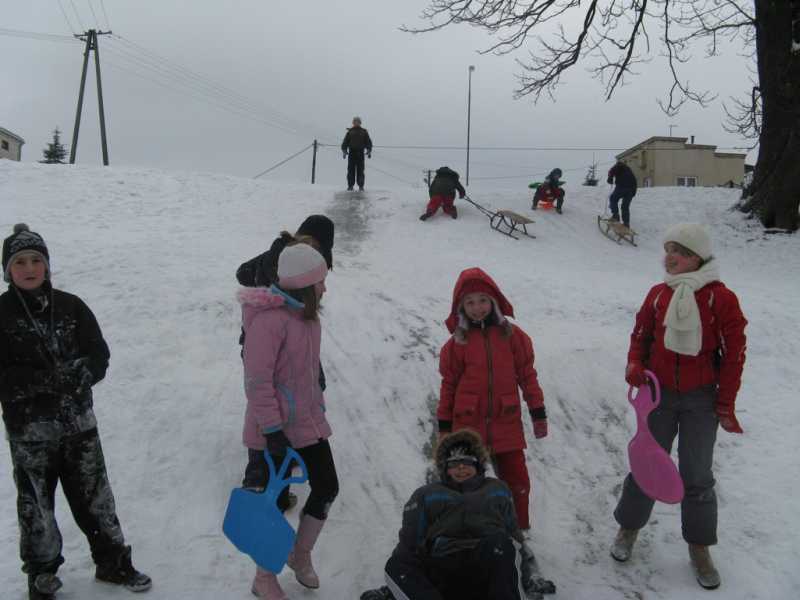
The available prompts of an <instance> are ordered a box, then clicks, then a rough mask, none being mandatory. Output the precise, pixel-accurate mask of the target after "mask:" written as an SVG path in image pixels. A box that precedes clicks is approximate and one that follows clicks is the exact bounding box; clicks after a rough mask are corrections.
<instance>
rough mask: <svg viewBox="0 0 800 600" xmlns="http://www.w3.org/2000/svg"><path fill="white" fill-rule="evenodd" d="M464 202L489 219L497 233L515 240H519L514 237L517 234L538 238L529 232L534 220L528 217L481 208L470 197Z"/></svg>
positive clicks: (507, 211) (465, 198)
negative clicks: (529, 226)
mask: <svg viewBox="0 0 800 600" xmlns="http://www.w3.org/2000/svg"><path fill="white" fill-rule="evenodd" d="M464 200H466V201H467V202H469V203H470V204H472V205H473V206H474V207H475V208H477V209H478V210H479V211H481V212H482V213H483V214H484V216H486V217H488V219H489V226H490V227H491V228H492V229H494V230H495V231H499V232H500V233H502V234H505V235H507V236H508V237H510V238H513V239H515V240H518V239H519V238H518V237H517V236H516V235H514V234H515V233H516V234H520V235H525V236H528V237H529V238H535V237H536V236H535V235H533V234H532V233H530V232H529V231H528V225H530V224H532V223H533V222H534V221H533V219H529V218H528V217H526V216H524V215H521V214H519V213H516V212H514V211H513V210H505V209H502V210H489V209H488V208H486V207H485V206H481V205H480V204H478V203H477V202H475V201H474V200H473V199H472V198H470V197H469V196H464Z"/></svg>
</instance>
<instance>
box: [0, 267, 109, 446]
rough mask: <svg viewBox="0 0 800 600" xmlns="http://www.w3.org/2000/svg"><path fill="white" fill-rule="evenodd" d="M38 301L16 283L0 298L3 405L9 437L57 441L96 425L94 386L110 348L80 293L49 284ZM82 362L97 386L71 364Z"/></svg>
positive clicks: (102, 373)
mask: <svg viewBox="0 0 800 600" xmlns="http://www.w3.org/2000/svg"><path fill="white" fill-rule="evenodd" d="M44 291H45V293H44V294H43V295H42V296H40V297H36V296H34V295H32V294H29V293H27V292H23V291H19V290H17V289H16V288H14V286H13V285H11V286H9V289H8V291H6V292H5V293H4V294H2V295H0V405H2V409H3V421H4V422H5V426H6V431H7V433H8V437H9V438H10V439H14V440H30V441H34V440H57V439H60V438H61V437H62V436H65V435H74V434H76V433H80V432H82V431H87V430H89V429H92V428H93V427H96V426H97V422H96V420H95V417H94V412H93V411H92V390H91V386H92V385H94V384H95V383H97V382H98V381H100V380H101V379H103V377H105V374H106V369H107V368H108V361H109V357H110V354H109V350H108V345H107V344H106V342H105V340H104V339H103V335H102V333H101V331H100V326H99V325H98V324H97V320H96V319H95V317H94V314H92V311H91V310H90V309H89V307H88V306H86V304H85V303H84V302H83V301H82V300H81V299H80V298H78V297H77V296H74V295H72V294H68V293H66V292H62V291H60V290H54V289H52V287H51V286H50V283H49V282H45V284H44ZM80 358H84V359H86V360H85V365H86V367H87V369H88V370H89V372H90V373H91V381H88V382H87V381H84V382H81V381H80V376H79V372H78V373H75V372H72V371H71V370H70V369H69V368H68V365H69V364H70V363H72V362H73V361H75V360H76V359H80Z"/></svg>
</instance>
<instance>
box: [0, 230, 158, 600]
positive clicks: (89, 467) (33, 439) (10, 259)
mask: <svg viewBox="0 0 800 600" xmlns="http://www.w3.org/2000/svg"><path fill="white" fill-rule="evenodd" d="M2 260H3V262H2V264H3V276H4V279H5V281H7V282H9V286H8V291H7V292H5V293H4V294H2V295H0V405H2V409H3V421H4V422H5V427H6V435H7V437H8V441H9V445H10V447H11V461H12V464H13V468H14V481H15V483H16V485H17V511H18V519H19V528H20V556H21V558H22V563H23V566H22V570H23V571H25V572H26V573H27V574H28V594H29V598H30V600H52V599H53V598H55V593H56V591H57V590H58V589H59V588H60V587H61V581H60V579H59V578H58V577H57V575H56V573H57V571H58V567H59V566H60V565H61V564H62V563H63V562H64V558H63V557H62V555H61V551H62V540H61V534H60V532H59V530H58V524H57V523H56V520H55V511H54V505H55V491H56V486H57V484H58V483H59V482H60V483H61V489H62V490H63V492H64V495H65V496H66V497H67V501H68V503H69V506H70V510H71V511H72V515H73V517H74V518H75V521H76V523H77V524H78V527H80V529H81V531H83V533H84V535H86V538H87V540H88V541H89V546H90V548H91V552H92V559H93V560H94V562H95V564H96V565H97V569H96V571H95V577H96V579H97V580H99V581H104V582H107V583H113V584H117V585H121V586H124V587H126V588H128V589H130V590H131V591H137V592H138V591H144V590H147V589H149V588H150V585H151V581H150V578H149V577H148V576H147V575H144V574H143V573H140V572H139V571H137V570H136V569H135V568H134V567H133V564H132V563H131V547H130V546H126V545H125V539H124V537H123V535H122V528H121V527H120V524H119V519H118V518H117V514H116V509H115V506H114V496H113V494H112V492H111V486H110V484H109V481H108V476H107V474H106V466H105V459H104V457H103V451H102V448H101V446H100V437H99V435H98V432H97V420H96V419H95V415H94V412H93V410H92V386H94V385H95V384H96V383H98V382H99V381H101V380H102V379H103V377H105V374H106V369H107V368H108V360H109V356H110V355H109V351H108V346H107V345H106V342H105V340H103V335H102V333H101V332H100V327H99V326H98V324H97V320H96V319H95V317H94V314H92V311H91V310H89V307H88V306H86V304H84V303H83V301H82V300H81V299H80V298H78V297H77V296H73V295H72V294H68V293H66V292H63V291H61V290H57V289H54V288H53V286H52V285H51V283H50V254H49V252H48V249H47V246H46V245H45V242H44V240H43V239H42V237H41V236H40V235H39V234H38V233H35V232H33V231H30V229H29V228H28V226H27V225H25V224H19V225H16V226H15V227H14V232H13V233H12V234H11V235H10V236H9V237H7V238H6V239H5V241H4V242H3V257H2Z"/></svg>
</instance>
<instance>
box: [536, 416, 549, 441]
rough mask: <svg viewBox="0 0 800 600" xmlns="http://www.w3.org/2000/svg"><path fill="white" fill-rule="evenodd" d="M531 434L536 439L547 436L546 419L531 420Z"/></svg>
mask: <svg viewBox="0 0 800 600" xmlns="http://www.w3.org/2000/svg"><path fill="white" fill-rule="evenodd" d="M533 435H535V436H536V439H537V440H538V439H541V438H543V437H547V419H536V420H534V422H533Z"/></svg>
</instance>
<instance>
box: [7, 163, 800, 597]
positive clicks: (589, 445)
mask: <svg viewBox="0 0 800 600" xmlns="http://www.w3.org/2000/svg"><path fill="white" fill-rule="evenodd" d="M0 190H2V198H3V202H2V209H1V212H0V234H1V235H0V237H5V236H6V235H8V233H10V230H11V225H12V224H13V223H15V222H18V221H25V222H28V223H29V224H30V225H31V227H32V229H34V230H35V231H39V232H40V233H42V234H43V235H44V237H45V239H46V240H47V243H48V246H49V248H50V253H51V256H52V267H53V271H54V281H55V284H56V286H57V287H61V288H63V289H66V290H68V291H71V292H74V293H77V294H78V295H80V296H81V297H82V298H84V299H85V300H86V301H87V302H88V304H89V305H90V306H91V307H92V309H93V310H94V311H95V313H96V315H97V317H98V319H99V321H100V324H101V326H102V328H103V331H104V333H105V336H106V339H107V341H108V342H109V344H110V346H111V351H112V363H111V368H110V369H109V372H108V376H107V378H106V380H105V381H104V382H103V383H101V384H100V385H98V386H97V388H96V390H95V401H96V411H97V414H98V418H99V421H100V431H101V434H102V439H103V443H104V447H105V451H106V459H107V462H108V467H109V472H110V477H111V481H112V484H113V487H114V491H115V494H116V497H117V505H118V510H119V515H120V518H121V520H122V524H123V528H124V530H125V532H126V535H127V538H128V540H129V542H130V543H132V544H133V546H134V561H135V563H136V564H137V565H138V567H139V568H140V569H142V570H144V571H146V572H148V573H149V574H150V575H152V577H153V580H154V587H153V589H152V591H151V592H150V593H149V594H148V598H152V599H155V598H159V599H162V598H163V599H169V600H182V599H190V598H191V599H192V600H195V599H209V600H210V599H218V598H242V599H245V598H248V597H250V596H249V583H250V577H251V575H252V573H253V566H252V563H251V562H250V561H249V559H248V558H246V557H244V556H242V555H239V554H238V553H237V552H236V551H235V549H234V548H233V547H232V546H231V545H230V543H228V541H227V540H226V539H225V538H224V537H223V535H222V533H221V521H222V516H223V513H224V509H225V505H226V502H227V498H228V494H229V492H230V489H231V488H232V487H234V486H236V485H237V484H238V482H239V481H240V479H241V476H242V471H243V467H244V464H245V452H244V449H243V448H242V446H241V443H240V428H241V421H242V415H243V407H244V395H243V390H242V382H241V378H242V377H241V363H240V359H239V347H238V345H237V343H236V340H237V337H238V327H239V308H238V306H237V305H236V303H235V300H234V295H235V292H236V289H237V285H236V281H235V278H234V272H235V270H236V267H237V266H238V264H239V263H240V262H241V261H242V260H244V259H247V258H249V257H251V256H253V255H254V254H256V253H257V252H259V251H261V250H263V249H264V248H265V247H266V246H267V245H268V244H269V242H270V241H271V240H272V239H273V237H274V236H275V235H276V234H277V232H278V231H279V230H280V229H283V228H287V229H293V228H295V227H296V226H297V225H298V224H299V223H300V222H301V221H302V219H303V218H304V217H305V216H306V215H307V214H310V213H314V212H322V213H325V214H328V215H329V216H331V218H333V220H334V221H335V222H336V225H337V230H336V245H335V248H334V260H335V270H334V271H333V273H332V274H331V275H330V277H329V279H328V295H327V296H326V298H325V302H324V304H325V312H324V316H323V342H322V344H323V363H324V365H325V369H326V373H327V375H328V392H327V401H328V407H329V408H328V416H329V418H330V420H331V423H332V426H333V429H334V437H333V438H332V440H331V441H332V445H333V449H334V454H335V458H336V461H337V465H338V469H339V477H340V481H341V492H340V496H339V499H338V501H337V502H336V504H335V505H334V507H333V509H332V511H331V517H330V522H329V525H328V527H327V529H326V531H325V532H324V533H323V536H322V537H321V539H320V544H319V546H318V549H317V550H315V554H314V560H315V564H316V565H317V567H318V571H319V572H320V575H321V579H322V586H323V587H322V588H321V589H320V590H319V591H318V592H316V593H314V592H310V591H307V590H303V589H301V587H300V586H299V585H298V584H297V583H295V582H294V580H293V578H292V577H291V576H290V575H288V574H285V575H282V576H281V580H282V582H283V583H284V584H285V588H286V590H287V593H289V595H290V597H291V598H297V599H299V598H308V599H311V598H324V599H326V600H328V599H332V600H340V599H342V600H348V599H354V598H357V597H358V595H359V593H360V592H361V591H362V590H363V589H365V588H367V587H372V586H376V585H379V584H380V583H381V581H382V575H381V571H382V567H383V564H384V562H385V560H386V557H387V556H388V554H389V552H390V551H391V550H392V547H393V545H394V542H395V539H396V533H397V529H398V527H399V524H400V513H401V507H402V505H403V503H404V502H405V500H406V499H407V497H408V496H409V495H410V493H411V492H412V491H413V489H414V488H415V487H416V486H418V485H419V484H421V483H422V479H423V473H424V471H425V458H424V453H423V448H424V446H425V444H426V443H427V442H428V441H429V439H430V436H431V433H432V414H431V406H432V405H433V404H434V403H435V401H436V395H437V393H438V374H437V356H438V349H439V347H440V346H441V344H443V343H444V341H445V340H446V336H447V334H446V330H445V328H444V326H443V324H442V321H443V319H444V318H445V317H446V316H447V312H448V309H449V302H450V296H451V293H452V285H453V283H454V281H455V278H456V276H457V274H458V273H459V271H460V270H461V269H463V268H465V267H469V266H474V265H479V266H481V267H483V268H484V269H486V270H487V271H488V272H489V273H490V274H491V275H492V276H493V277H494V278H495V279H496V281H497V282H498V283H499V284H500V285H501V287H502V288H503V289H504V291H505V293H506V294H507V296H508V297H509V298H510V299H511V301H512V302H513V304H514V307H515V310H516V313H517V320H518V323H519V324H520V325H521V326H522V327H523V328H524V329H525V330H526V331H528V332H529V333H530V334H531V335H532V337H533V339H534V345H535V349H536V352H537V359H536V366H537V368H538V370H539V375H540V381H541V384H542V387H543V389H544V392H545V399H546V403H547V407H548V413H549V415H550V427H551V434H550V436H549V437H548V438H546V439H545V440H539V441H537V440H534V439H533V436H532V435H529V440H530V443H531V447H530V448H529V449H528V459H529V465H530V469H531V473H532V477H533V481H534V493H533V499H532V505H533V514H534V532H535V549H536V550H537V552H538V555H539V557H540V562H541V564H542V567H543V569H544V570H545V571H546V574H547V575H548V576H549V577H552V579H554V580H555V581H556V583H557V584H558V594H557V596H556V600H557V599H558V598H561V599H586V600H590V599H591V600H612V599H613V600H616V599H619V598H631V599H640V600H641V599H646V600H651V599H652V600H656V599H658V600H678V599H680V600H685V599H691V598H707V597H710V596H708V592H704V591H702V590H700V589H699V588H698V586H697V585H696V583H695V582H694V579H693V576H692V574H691V572H690V570H689V567H688V559H687V554H686V548H685V544H684V543H683V541H682V540H681V536H680V521H679V513H678V509H677V507H673V506H667V505H657V507H656V510H655V512H654V516H653V519H652V521H651V522H650V524H649V525H648V526H647V528H646V529H645V530H644V532H643V534H642V536H641V537H640V540H641V542H640V544H639V545H637V548H636V554H635V557H634V558H633V559H632V560H631V562H630V563H629V564H626V565H620V564H616V563H615V562H614V561H613V560H612V559H611V558H610V557H609V555H608V546H609V542H610V540H611V539H612V537H613V535H614V532H615V528H616V525H615V522H614V520H613V518H612V516H611V512H612V510H613V507H614V505H615V502H616V497H617V494H618V492H619V489H620V484H621V481H622V478H623V476H624V474H625V472H626V462H627V461H626V445H627V441H628V440H629V439H630V437H631V435H632V433H633V430H634V427H635V421H634V419H633V415H632V411H631V410H630V408H629V405H628V403H627V401H626V398H625V393H626V385H625V382H624V380H623V377H622V373H623V370H624V366H625V354H626V349H627V343H628V335H629V332H630V330H631V328H632V325H633V318H634V314H635V312H636V310H637V309H638V306H639V304H640V302H641V301H642V299H643V298H644V295H645V293H646V291H647V290H648V289H649V286H651V285H652V284H654V283H655V282H657V281H658V280H659V279H660V278H661V276H662V270H661V267H660V262H659V261H660V257H661V245H660V237H659V236H660V233H661V232H662V231H663V230H664V228H665V227H666V225H668V224H670V223H672V222H677V221H685V220H695V221H702V222H705V223H709V224H710V226H711V230H712V234H713V238H714V243H715V248H716V254H717V255H718V257H719V259H720V262H721V269H722V274H723V280H724V281H725V282H726V283H727V284H728V285H729V286H730V287H731V288H732V289H733V290H734V291H736V293H737V294H738V295H739V298H740V300H741V304H742V307H743V310H744V312H745V314H746V316H747V317H748V319H749V321H750V325H749V327H748V330H747V334H748V338H749V344H748V362H747V365H746V367H745V374H744V380H743V385H742V390H741V393H740V396H739V402H738V410H739V417H740V421H741V423H742V425H743V427H744V429H745V431H746V434H745V435H744V436H739V437H734V436H732V435H730V434H726V433H724V432H721V433H720V435H719V441H718V444H717V453H716V474H717V481H718V486H717V492H718V495H719V502H720V532H719V534H720V544H719V546H717V547H716V548H715V549H714V556H715V558H716V560H717V563H718V566H719V568H720V571H721V573H722V577H723V587H722V588H721V590H720V591H719V592H717V595H716V597H720V598H725V599H726V600H727V599H752V598H764V599H789V598H796V597H797V593H798V592H797V590H798V589H799V588H800V575H798V572H797V565H798V564H800V541H798V540H800V536H799V535H798V534H799V533H800V531H798V529H799V528H798V524H799V523H800V517H798V511H797V506H798V505H797V498H798V497H800V467H799V466H798V465H799V464H800V463H799V462H798V460H797V455H798V452H800V444H799V443H798V437H799V436H798V435H797V430H796V427H797V425H796V424H797V422H798V421H800V405H798V403H797V401H796V398H797V393H796V388H797V385H796V374H797V372H798V369H797V356H798V354H800V341H799V340H798V336H797V321H798V319H797V307H798V306H800V283H799V282H800V278H799V277H798V276H800V238H799V237H798V236H796V235H795V236H791V237H790V236H769V237H765V236H764V235H763V234H762V233H761V232H760V231H759V230H758V228H757V227H755V226H753V225H752V224H751V223H749V222H747V221H743V220H742V217H741V215H739V214H738V213H734V212H729V211H728V207H729V206H730V205H731V204H732V202H733V200H734V198H735V192H732V191H729V190H718V189H702V188H700V189H675V188H662V189H658V190H642V191H641V192H640V194H639V195H638V196H637V197H636V199H635V201H634V204H633V225H634V228H635V229H637V230H638V231H639V233H640V234H641V238H640V246H639V247H638V248H633V247H631V246H627V245H622V246H619V245H616V244H614V243H613V242H611V241H609V240H608V239H606V238H604V237H603V236H602V235H601V234H600V233H599V231H598V230H597V226H596V223H595V216H596V214H598V211H600V212H602V210H603V205H604V198H605V196H606V195H607V194H608V189H607V188H606V187H598V188H584V187H577V186H574V187H571V188H568V189H567V204H566V210H565V213H564V215H562V216H559V215H556V214H554V213H548V214H545V213H541V212H539V213H536V215H535V218H536V221H537V222H536V224H535V225H533V231H534V232H535V234H536V235H537V239H535V240H530V239H525V240H520V241H514V240H511V239H509V238H507V237H505V236H502V235H500V234H498V233H495V232H493V231H491V230H490V229H489V227H488V224H487V221H486V219H485V218H484V217H482V216H481V215H480V214H479V213H478V212H477V211H476V210H474V209H473V208H472V207H470V206H469V205H466V204H465V203H459V204H458V206H459V210H460V211H461V212H460V216H459V219H458V221H456V222H453V221H451V220H450V219H449V218H444V217H437V218H434V219H431V220H429V221H428V222H426V223H420V222H419V221H418V220H417V216H418V215H419V214H420V213H421V212H422V210H423V208H424V203H425V200H426V199H425V197H424V193H423V192H421V191H419V190H392V191H388V190H369V192H368V193H367V194H365V195H364V196H362V197H353V196H350V195H346V194H341V193H337V191H336V190H334V189H333V188H326V187H320V186H316V187H315V186H308V185H302V186H301V185H298V186H288V185H280V186H278V185H276V184H274V183H270V182H266V181H254V180H247V179H236V178H231V177H226V176H219V175H197V174H189V173H164V172H160V171H154V170H130V169H122V168H108V169H100V168H85V167H68V166H62V167H52V166H44V165H20V164H17V163H12V162H9V161H0ZM527 192H528V191H527V190H526V189H519V190H509V191H503V192H498V193H495V194H488V193H481V194H478V193H477V192H475V199H477V200H482V201H484V202H486V203H487V204H488V205H491V206H494V207H496V208H511V209H515V210H518V211H520V212H523V213H525V212H526V211H527V210H528V208H529V199H528V194H527ZM526 427H528V429H529V425H527V424H526ZM528 433H529V434H530V431H528ZM301 493H302V490H301ZM58 505H59V513H58V516H59V523H60V525H61V527H62V530H63V533H64V537H65V540H66V542H65V549H64V552H65V557H66V559H67V562H66V564H65V565H64V566H63V567H62V569H61V572H60V573H61V576H62V578H63V580H64V588H63V591H62V592H60V593H59V598H61V599H63V600H77V599H81V600H84V599H89V600H91V599H97V598H129V597H130V596H129V594H128V593H127V592H125V591H121V590H116V589H111V588H108V587H103V586H101V585H99V584H96V583H95V582H94V581H93V572H92V569H91V567H92V565H91V559H90V556H89V552H88V548H87V545H86V542H85V540H84V539H83V538H82V536H81V535H80V532H79V531H78V530H77V528H76V527H75V525H74V523H73V522H72V520H71V517H70V516H69V514H68V511H67V510H66V509H65V502H64V499H63V497H59V499H58ZM0 506H2V507H3V510H2V512H0V581H2V582H3V583H2V593H0V596H2V598H3V600H6V599H9V600H22V599H23V598H25V597H26V596H25V587H24V575H23V574H22V573H21V572H20V571H19V560H18V557H17V540H18V532H17V525H16V515H15V510H14V507H15V490H14V484H13V480H12V474H11V469H10V461H9V457H8V449H7V446H6V445H5V444H3V445H0ZM292 518H296V513H295V515H294V516H293V517H292Z"/></svg>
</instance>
